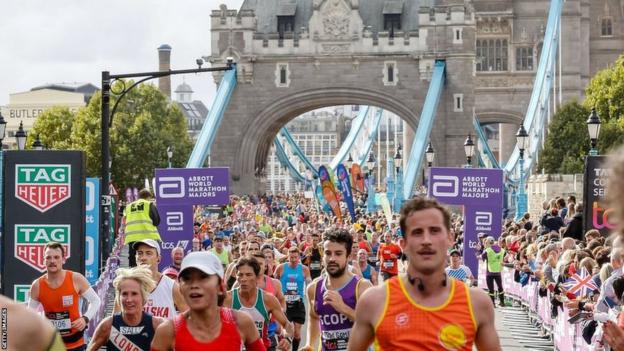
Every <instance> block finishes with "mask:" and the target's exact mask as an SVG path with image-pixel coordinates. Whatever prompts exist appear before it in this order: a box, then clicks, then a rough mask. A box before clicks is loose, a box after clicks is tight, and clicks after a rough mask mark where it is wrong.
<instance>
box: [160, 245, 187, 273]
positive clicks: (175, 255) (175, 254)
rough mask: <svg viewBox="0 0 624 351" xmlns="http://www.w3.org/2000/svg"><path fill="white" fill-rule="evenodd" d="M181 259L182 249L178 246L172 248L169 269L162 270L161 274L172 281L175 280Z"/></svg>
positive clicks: (182, 256) (182, 255)
mask: <svg viewBox="0 0 624 351" xmlns="http://www.w3.org/2000/svg"><path fill="white" fill-rule="evenodd" d="M183 258H184V249H183V248H181V247H179V246H176V247H174V248H173V250H171V264H170V265H169V267H167V268H165V269H163V271H162V274H164V275H166V276H167V277H169V278H171V279H173V280H177V279H178V273H179V272H180V265H181V264H182V259H183Z"/></svg>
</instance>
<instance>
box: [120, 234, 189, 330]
mask: <svg viewBox="0 0 624 351" xmlns="http://www.w3.org/2000/svg"><path fill="white" fill-rule="evenodd" d="M134 249H135V250H136V260H137V262H138V263H139V264H140V265H142V266H147V267H148V268H149V269H150V271H151V272H152V279H153V280H154V282H156V289H154V290H153V291H151V292H150V295H149V297H148V298H147V303H146V304H145V306H143V311H144V312H147V313H149V314H151V315H152V316H154V317H161V318H165V319H173V318H174V317H175V316H176V315H177V314H178V313H177V311H186V309H187V308H188V307H187V306H186V303H185V302H184V299H183V298H182V294H180V287H179V286H178V283H177V282H176V281H174V280H173V279H171V278H169V277H167V276H166V275H163V274H162V273H160V272H159V271H158V263H159V262H160V245H158V243H157V242H156V241H155V240H152V239H145V240H142V241H137V242H136V243H134ZM118 302H119V301H115V307H114V309H113V311H114V312H115V313H117V312H121V307H120V306H119V303H118ZM176 307H177V309H176Z"/></svg>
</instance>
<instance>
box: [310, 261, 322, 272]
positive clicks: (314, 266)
mask: <svg viewBox="0 0 624 351" xmlns="http://www.w3.org/2000/svg"><path fill="white" fill-rule="evenodd" d="M310 269H312V270H315V271H318V270H320V269H321V263H320V262H312V263H310Z"/></svg>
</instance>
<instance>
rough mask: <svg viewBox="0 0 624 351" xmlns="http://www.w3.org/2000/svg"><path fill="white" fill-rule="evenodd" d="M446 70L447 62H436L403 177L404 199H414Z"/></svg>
mask: <svg viewBox="0 0 624 351" xmlns="http://www.w3.org/2000/svg"><path fill="white" fill-rule="evenodd" d="M445 69H446V62H444V61H442V60H437V61H436V62H435V66H434V67H433V74H432V75H431V83H429V90H428V91H427V97H426V98H425V104H424V106H423V110H422V113H421V114H420V120H419V121H418V129H417V130H416V136H415V138H414V141H413V142H412V148H411V151H410V155H409V159H408V161H407V167H406V171H405V175H404V176H403V184H404V185H405V187H404V188H403V198H404V199H409V198H411V197H412V189H414V183H415V182H416V178H417V176H418V174H417V173H418V170H419V169H420V166H421V161H422V159H423V156H424V155H425V149H426V148H427V142H428V141H429V135H430V134H431V128H432V127H433V120H434V118H435V114H436V110H437V109H438V103H439V102H440V95H441V94H442V88H443V87H444V72H445Z"/></svg>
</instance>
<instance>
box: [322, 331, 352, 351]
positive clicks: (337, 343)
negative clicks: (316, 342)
mask: <svg viewBox="0 0 624 351" xmlns="http://www.w3.org/2000/svg"><path fill="white" fill-rule="evenodd" d="M350 334H351V330H350V329H341V330H324V331H323V332H322V333H321V343H322V344H323V346H325V350H346V349H347V345H348V344H349V336H350Z"/></svg>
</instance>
